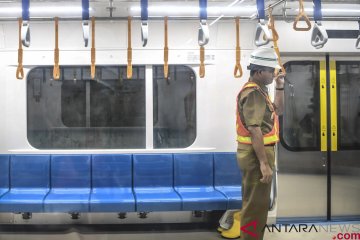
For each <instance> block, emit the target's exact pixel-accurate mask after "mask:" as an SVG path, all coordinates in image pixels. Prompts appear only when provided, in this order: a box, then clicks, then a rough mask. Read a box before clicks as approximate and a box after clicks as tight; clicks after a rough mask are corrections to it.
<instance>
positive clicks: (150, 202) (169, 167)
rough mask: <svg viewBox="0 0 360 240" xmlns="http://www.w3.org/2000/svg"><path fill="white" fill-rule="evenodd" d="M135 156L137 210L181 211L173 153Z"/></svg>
mask: <svg viewBox="0 0 360 240" xmlns="http://www.w3.org/2000/svg"><path fill="white" fill-rule="evenodd" d="M133 158H134V192H135V196H136V209H137V211H138V212H144V211H145V212H151V211H180V210H181V199H180V197H179V195H178V194H177V193H176V192H175V190H174V180H173V178H174V175H173V172H174V166H173V164H174V163H173V156H172V154H134V155H133Z"/></svg>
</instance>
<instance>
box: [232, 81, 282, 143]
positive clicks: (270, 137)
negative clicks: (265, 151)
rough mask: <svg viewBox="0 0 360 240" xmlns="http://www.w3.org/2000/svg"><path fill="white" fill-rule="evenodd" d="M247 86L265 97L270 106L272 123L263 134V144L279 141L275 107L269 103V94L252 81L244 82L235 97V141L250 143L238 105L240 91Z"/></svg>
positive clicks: (248, 133)
mask: <svg viewBox="0 0 360 240" xmlns="http://www.w3.org/2000/svg"><path fill="white" fill-rule="evenodd" d="M247 88H254V89H256V90H257V91H259V92H260V93H261V94H262V95H263V96H264V97H265V99H266V105H267V106H268V107H269V108H270V111H271V112H272V118H273V119H274V125H273V128H272V129H271V131H270V132H269V133H267V134H264V135H263V141H264V145H268V144H275V143H277V142H278V141H279V118H278V116H277V115H276V113H275V109H274V107H273V105H272V103H271V100H270V98H269V96H268V95H267V94H266V93H265V92H264V91H263V90H262V89H261V88H260V87H259V86H258V85H257V84H256V83H254V82H248V83H246V84H245V85H244V87H243V88H242V89H241V91H240V93H239V95H238V97H237V103H236V109H237V110H236V131H237V141H238V142H239V143H243V144H251V137H250V132H249V131H248V130H247V129H246V128H245V126H244V125H243V123H242V121H241V118H240V113H239V107H238V103H239V97H240V94H241V93H242V91H243V90H245V89H247Z"/></svg>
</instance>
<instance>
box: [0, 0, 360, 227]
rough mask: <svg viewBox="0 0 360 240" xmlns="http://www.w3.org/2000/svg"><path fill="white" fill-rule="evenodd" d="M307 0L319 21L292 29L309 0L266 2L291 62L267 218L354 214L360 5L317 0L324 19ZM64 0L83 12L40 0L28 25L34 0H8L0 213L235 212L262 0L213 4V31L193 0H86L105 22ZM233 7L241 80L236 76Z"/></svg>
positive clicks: (102, 216) (137, 217)
mask: <svg viewBox="0 0 360 240" xmlns="http://www.w3.org/2000/svg"><path fill="white" fill-rule="evenodd" d="M85 2H86V1H85ZM230 4H233V5H232V6H231V7H227V6H228V5H230ZM303 4H304V9H305V10H304V11H305V13H307V15H308V17H309V19H310V24H311V26H312V27H311V29H310V30H309V31H295V30H294V29H293V21H294V18H295V17H296V16H297V14H298V9H299V5H298V1H282V0H280V1H265V6H263V8H265V10H268V7H271V8H273V12H272V14H273V17H274V18H275V26H276V27H275V28H276V31H277V33H278V35H279V39H278V41H277V44H278V48H279V50H280V54H281V60H282V64H283V66H284V70H286V73H287V75H286V79H285V80H286V83H285V112H284V114H283V116H281V119H280V120H281V129H280V130H281V131H280V138H281V141H280V142H279V143H278V144H277V146H276V172H275V174H274V181H273V188H272V195H271V196H272V197H271V199H272V201H271V206H270V208H269V209H270V211H269V222H271V223H275V222H301V221H337V220H342V221H349V220H359V219H360V204H359V199H360V187H359V180H360V161H359V153H360V57H359V53H360V52H359V51H360V50H359V47H360V46H359V39H360V38H359V24H358V21H357V20H358V17H359V15H360V4H359V2H358V1H322V13H323V14H322V19H321V20H322V21H321V25H320V24H319V23H320V20H319V19H318V21H317V22H316V23H315V22H314V17H316V16H315V15H314V13H313V5H312V1H305V2H303ZM187 5H188V6H187ZM44 6H45V7H44ZM54 6H55V7H57V8H56V9H55V10H54V9H53V8H51V7H54ZM63 6H65V7H70V8H71V9H75V10H76V8H75V6H77V7H79V6H80V9H81V5H80V3H78V2H76V1H59V2H56V3H53V2H51V1H31V7H33V11H30V17H29V21H27V22H26V21H25V23H26V24H28V25H26V24H25V26H26V27H27V28H25V27H24V25H20V28H19V27H18V26H19V25H18V21H17V18H18V17H20V16H22V14H23V13H24V12H26V9H25V8H24V9H23V11H22V13H21V7H24V6H23V5H22V4H21V2H20V1H9V2H6V3H2V2H0V10H1V11H0V17H1V18H0V55H1V58H0V69H1V71H0V79H1V87H0V109H1V118H0V139H1V141H0V153H1V156H0V164H1V168H0V172H1V174H0V223H1V224H24V223H27V224H43V223H53V224H68V223H84V224H92V223H115V224H121V223H140V224H141V223H152V222H154V223H177V222H202V221H206V220H207V219H208V218H210V217H211V216H212V215H211V214H210V213H211V212H218V211H225V210H228V209H240V208H241V203H242V199H241V172H240V171H239V170H238V167H237V163H236V154H235V152H236V147H237V143H236V140H235V139H236V132H235V111H236V96H237V94H238V92H239V90H240V89H241V87H242V86H243V85H244V83H245V82H246V81H247V80H248V78H249V72H248V71H247V70H246V66H247V64H248V60H249V56H250V53H251V52H252V51H253V50H254V49H256V47H257V45H259V42H257V41H260V42H261V41H265V40H266V37H265V38H263V37H262V35H256V32H257V31H258V29H260V30H264V29H263V28H264V27H265V30H266V28H268V27H267V25H265V24H261V23H263V22H264V21H261V20H264V19H261V17H259V15H257V14H256V13H257V10H256V9H257V7H259V6H257V5H256V1H253V0H249V1H235V2H232V1H211V2H208V9H207V13H208V16H207V18H206V19H205V21H207V25H206V24H203V25H201V27H203V28H200V33H202V34H203V35H206V36H202V37H204V38H205V39H199V36H198V32H199V21H200V20H199V16H198V8H197V7H198V1H186V2H176V1H158V2H152V1H150V2H149V8H148V10H149V12H148V17H149V18H148V19H145V20H144V19H143V20H141V18H140V15H141V12H140V10H139V9H140V8H139V7H140V2H138V1H105V0H103V1H102V0H101V1H90V12H89V15H90V17H91V16H94V17H95V25H92V24H91V21H90V19H86V17H85V18H84V16H83V15H82V14H81V10H80V12H76V11H75V12H74V13H73V12H71V11H70V10H65V11H64V10H63V9H62V7H63ZM41 7H43V8H41ZM11 8H15V9H17V8H20V10H19V11H14V12H11V11H10V9H11ZM218 8H220V9H223V10H221V11H220V10H219V11H220V12H219V11H216V9H218ZM2 9H7V10H6V11H5V10H4V11H2ZM34 9H40V10H41V9H43V10H42V11H40V10H38V11H35V10H34ZM51 9H52V10H51ZM66 9H69V8H66ZM186 9H188V10H189V11H186ZM192 9H195V10H194V11H192ZM53 10H54V11H53ZM260 10H261V9H260ZM259 12H260V11H259ZM266 13H268V12H267V11H266ZM266 15H267V14H266ZM128 16H132V20H131V22H128V18H127V17H128ZM164 16H169V20H168V25H167V27H168V29H167V39H168V48H169V51H168V54H169V55H168V64H169V67H168V77H164V39H165V37H164V33H165V31H164ZM237 16H238V17H240V38H239V40H240V41H239V43H240V47H241V52H240V56H241V57H240V66H241V67H242V69H243V75H242V77H241V78H235V77H234V74H233V72H234V66H235V61H236V51H235V46H236V24H235V21H234V17H237ZM54 17H59V23H58V36H57V37H55V25H54ZM258 18H259V19H258ZM267 19H268V16H266V17H265V20H267ZM203 20H204V19H203ZM259 22H260V23H259ZM82 23H83V25H82ZM129 23H130V24H129ZM146 23H147V24H148V29H147V31H146V28H145V27H144V26H145V25H146ZM202 23H204V21H203V22H202ZM142 24H143V26H142ZM301 24H304V23H303V22H302V23H301ZM89 26H90V27H89ZM92 26H94V29H93V30H91V29H92ZM304 26H305V27H306V25H304ZM304 26H302V27H304ZM87 27H88V28H87ZM28 29H31V31H29V34H30V36H31V38H30V39H27V38H26V31H27V30H28ZM95 29H96V30H95ZM206 30H209V33H210V34H209V35H207V32H206ZM268 30H269V29H268ZM22 31H24V33H23V34H22V33H21V32H22ZM314 31H315V33H314ZM316 31H317V32H316ZM321 31H325V33H326V35H327V36H325V35H321V36H320V37H319V36H318V34H319V32H320V33H322V34H324V32H321ZM92 32H93V33H94V36H93V37H92V34H91V33H92ZM142 34H143V35H142ZM314 34H315V35H314ZM265 35H266V34H265ZM314 36H315V38H314ZM317 36H318V39H316V37H317ZM207 37H208V39H207ZM268 37H269V36H268ZM84 38H85V42H87V44H88V46H87V47H85V46H84ZM56 39H57V42H58V48H59V52H58V55H59V61H58V62H55V63H54V46H55V42H56V41H55V40H56ZM94 40H95V41H94ZM207 40H209V41H208V43H207V44H206V45H205V48H204V51H205V52H204V56H201V52H200V47H199V42H200V43H201V45H204V44H205V43H206V41H207ZM268 40H269V39H268ZM325 40H326V41H325ZM93 41H94V45H92V43H93ZM314 42H315V44H314ZM319 42H322V44H318V45H317V43H319ZM130 43H131V45H130ZM255 43H256V44H255ZM23 44H24V45H29V47H25V46H24V47H23V52H22V55H21V56H20V54H19V55H18V49H19V47H20V46H22V45H23ZM273 44H274V42H273V41H269V42H268V43H267V45H266V46H268V47H271V46H273ZM143 45H146V46H143ZM313 45H315V47H314V46H313ZM55 48H56V46H55ZM92 48H93V54H94V53H96V54H95V55H92V53H91V51H92V50H91V49H92ZM18 56H19V58H18ZM92 56H93V57H92ZM20 57H21V58H22V59H21V58H20ZM202 58H203V60H204V69H203V70H205V71H204V72H202V68H201V67H200V61H201V60H202ZM19 60H22V61H19ZM55 60H56V53H55ZM20 63H21V64H20ZM130 63H131V64H132V73H131V74H129V72H128V71H129V67H128V64H130ZM57 64H59V66H60V67H59V72H58V76H57V77H56V76H55V77H54V74H53V70H54V65H57ZM19 65H22V66H23V71H24V76H23V79H22V80H19V79H17V76H16V72H17V69H18V66H19ZM91 65H93V66H94V67H95V68H93V69H92V67H91ZM94 69H95V71H94ZM165 71H166V70H165ZM57 78H58V79H57ZM269 92H270V95H271V96H273V95H274V86H273V85H270V86H269ZM19 213H21V214H19ZM68 214H70V216H69V215H68ZM119 218H120V219H119Z"/></svg>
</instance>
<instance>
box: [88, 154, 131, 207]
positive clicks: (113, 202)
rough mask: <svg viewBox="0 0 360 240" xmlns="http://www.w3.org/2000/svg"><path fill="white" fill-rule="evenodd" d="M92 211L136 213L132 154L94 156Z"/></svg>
mask: <svg viewBox="0 0 360 240" xmlns="http://www.w3.org/2000/svg"><path fill="white" fill-rule="evenodd" d="M90 211H91V212H134V211H135V199H134V195H133V192H132V159H131V154H122V155H93V156H92V191H91V198H90Z"/></svg>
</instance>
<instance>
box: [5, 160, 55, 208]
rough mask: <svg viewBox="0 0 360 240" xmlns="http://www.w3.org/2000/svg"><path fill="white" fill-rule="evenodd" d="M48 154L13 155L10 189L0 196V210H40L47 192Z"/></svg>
mask: <svg viewBox="0 0 360 240" xmlns="http://www.w3.org/2000/svg"><path fill="white" fill-rule="evenodd" d="M49 168H50V156H49V155H13V156H11V160H10V191H9V192H7V193H5V194H4V195H3V196H2V197H1V198H0V211H1V212H42V211H43V201H44V198H45V196H46V194H47V193H48V192H49V185H50V184H49V179H50V177H49Z"/></svg>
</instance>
